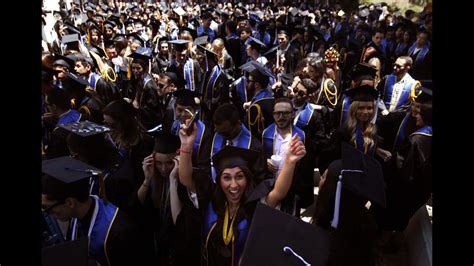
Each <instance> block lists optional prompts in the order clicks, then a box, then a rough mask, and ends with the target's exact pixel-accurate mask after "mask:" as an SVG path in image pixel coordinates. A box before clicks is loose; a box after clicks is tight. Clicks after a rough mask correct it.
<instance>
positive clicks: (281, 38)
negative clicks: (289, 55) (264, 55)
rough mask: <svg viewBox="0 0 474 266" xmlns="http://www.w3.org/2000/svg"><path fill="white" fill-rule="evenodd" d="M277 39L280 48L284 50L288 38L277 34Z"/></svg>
mask: <svg viewBox="0 0 474 266" xmlns="http://www.w3.org/2000/svg"><path fill="white" fill-rule="evenodd" d="M277 38H278V44H279V45H280V48H282V49H284V48H286V45H287V44H288V36H287V35H286V34H278V36H277Z"/></svg>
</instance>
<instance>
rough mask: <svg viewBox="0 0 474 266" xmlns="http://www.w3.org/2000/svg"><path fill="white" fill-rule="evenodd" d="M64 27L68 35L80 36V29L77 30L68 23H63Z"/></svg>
mask: <svg viewBox="0 0 474 266" xmlns="http://www.w3.org/2000/svg"><path fill="white" fill-rule="evenodd" d="M64 26H65V27H66V32H67V33H68V34H79V35H80V34H82V31H81V29H79V28H78V27H76V26H74V25H73V24H71V23H69V22H64Z"/></svg>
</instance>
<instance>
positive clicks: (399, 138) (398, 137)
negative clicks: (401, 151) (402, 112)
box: [392, 113, 411, 150]
mask: <svg viewBox="0 0 474 266" xmlns="http://www.w3.org/2000/svg"><path fill="white" fill-rule="evenodd" d="M410 116H411V114H410V113H407V115H406V116H405V118H403V120H402V123H401V124H400V127H399V128H398V132H397V135H396V136H395V142H394V143H393V147H392V150H395V148H396V147H397V146H398V145H399V144H400V143H402V142H403V141H404V140H405V127H406V125H407V122H408V119H410Z"/></svg>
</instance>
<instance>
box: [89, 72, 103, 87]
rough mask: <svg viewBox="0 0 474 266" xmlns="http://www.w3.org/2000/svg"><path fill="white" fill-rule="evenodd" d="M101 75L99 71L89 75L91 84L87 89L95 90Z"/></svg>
mask: <svg viewBox="0 0 474 266" xmlns="http://www.w3.org/2000/svg"><path fill="white" fill-rule="evenodd" d="M101 77H102V76H101V75H99V74H97V73H92V74H91V75H90V77H89V80H88V82H89V86H87V88H86V90H89V91H95V85H97V81H99V79H100V78H101Z"/></svg>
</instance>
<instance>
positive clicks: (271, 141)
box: [262, 123, 305, 159]
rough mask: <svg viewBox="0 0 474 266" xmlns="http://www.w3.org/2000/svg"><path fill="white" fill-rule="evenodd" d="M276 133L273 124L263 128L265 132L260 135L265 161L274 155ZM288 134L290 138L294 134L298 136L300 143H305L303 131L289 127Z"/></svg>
mask: <svg viewBox="0 0 474 266" xmlns="http://www.w3.org/2000/svg"><path fill="white" fill-rule="evenodd" d="M276 133H277V132H276V127H275V123H273V124H271V125H270V126H268V127H267V128H265V130H264V131H263V133H262V143H263V149H264V150H265V155H266V156H267V159H269V158H270V157H272V155H273V154H274V153H275V140H276ZM290 134H291V136H292V137H293V136H294V135H295V134H298V136H300V139H301V141H303V143H304V142H305V134H304V131H303V130H301V129H299V128H298V127H295V126H293V125H291V129H290Z"/></svg>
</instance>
